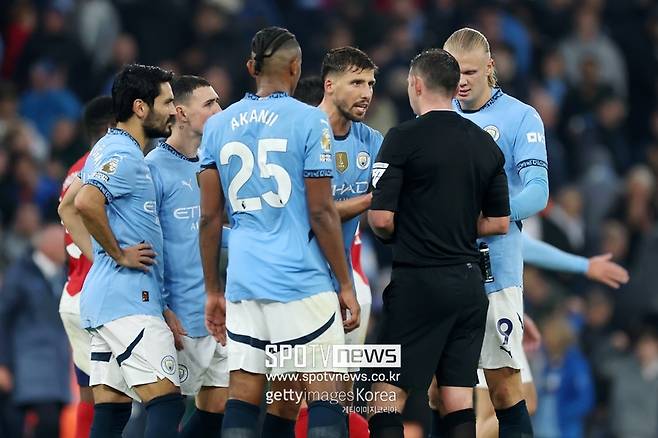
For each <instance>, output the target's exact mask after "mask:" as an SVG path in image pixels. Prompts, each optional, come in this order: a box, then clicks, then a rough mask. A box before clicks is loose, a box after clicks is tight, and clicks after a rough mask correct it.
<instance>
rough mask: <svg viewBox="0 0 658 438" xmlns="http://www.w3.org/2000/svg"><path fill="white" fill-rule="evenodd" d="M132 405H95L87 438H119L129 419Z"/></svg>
mask: <svg viewBox="0 0 658 438" xmlns="http://www.w3.org/2000/svg"><path fill="white" fill-rule="evenodd" d="M131 409H132V403H97V404H96V405H94V422H93V423H92V424H91V432H90V433H89V438H121V434H122V433H123V428H124V427H126V423H128V420H129V419H130V411H131Z"/></svg>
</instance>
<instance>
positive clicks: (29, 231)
mask: <svg viewBox="0 0 658 438" xmlns="http://www.w3.org/2000/svg"><path fill="white" fill-rule="evenodd" d="M40 227H41V213H40V212H39V208H38V207H37V206H36V205H34V204H20V205H19V206H18V209H17V210H16V216H15V218H14V221H13V225H12V227H11V229H10V230H8V231H7V232H6V233H5V236H4V239H3V241H2V247H1V248H0V250H1V251H2V253H1V254H2V259H4V260H5V261H6V262H7V264H9V263H14V262H15V261H16V260H18V259H19V258H21V257H23V255H25V252H26V251H27V250H28V249H29V247H30V244H31V243H30V242H31V241H32V238H33V237H34V235H35V234H36V233H37V231H39V228H40Z"/></svg>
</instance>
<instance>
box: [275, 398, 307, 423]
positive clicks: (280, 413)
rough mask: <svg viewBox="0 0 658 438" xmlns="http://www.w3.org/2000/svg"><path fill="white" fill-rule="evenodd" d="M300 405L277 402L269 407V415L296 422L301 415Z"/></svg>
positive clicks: (289, 402)
mask: <svg viewBox="0 0 658 438" xmlns="http://www.w3.org/2000/svg"><path fill="white" fill-rule="evenodd" d="M299 407H300V405H299V404H297V403H295V402H294V401H290V400H275V401H274V402H273V403H272V404H270V405H268V406H267V413H268V414H271V415H276V416H277V417H281V418H285V419H286V420H296V419H297V415H298V414H299Z"/></svg>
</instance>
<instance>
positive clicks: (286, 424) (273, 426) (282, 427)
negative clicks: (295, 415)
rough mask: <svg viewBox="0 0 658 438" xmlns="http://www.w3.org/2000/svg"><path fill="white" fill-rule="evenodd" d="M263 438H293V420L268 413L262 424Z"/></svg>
mask: <svg viewBox="0 0 658 438" xmlns="http://www.w3.org/2000/svg"><path fill="white" fill-rule="evenodd" d="M262 436H263V438H267V437H270V436H276V437H281V438H295V420H288V419H287V418H283V417H279V416H278V415H273V414H270V413H268V414H267V415H266V416H265V422H264V423H263V434H262Z"/></svg>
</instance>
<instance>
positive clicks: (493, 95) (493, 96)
mask: <svg viewBox="0 0 658 438" xmlns="http://www.w3.org/2000/svg"><path fill="white" fill-rule="evenodd" d="M502 95H503V90H502V88H500V87H496V88H493V89H492V91H491V97H490V98H489V100H487V102H486V103H485V104H484V105H482V106H481V107H480V108H478V109H474V110H465V109H464V108H462V105H461V103H459V100H457V99H455V102H456V103H457V108H459V111H461V112H462V113H465V114H471V113H476V112H478V111H482V110H483V109H485V108H488V107H490V106H491V105H493V104H494V103H495V102H496V101H497V100H498V99H499V98H500V96H502Z"/></svg>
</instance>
